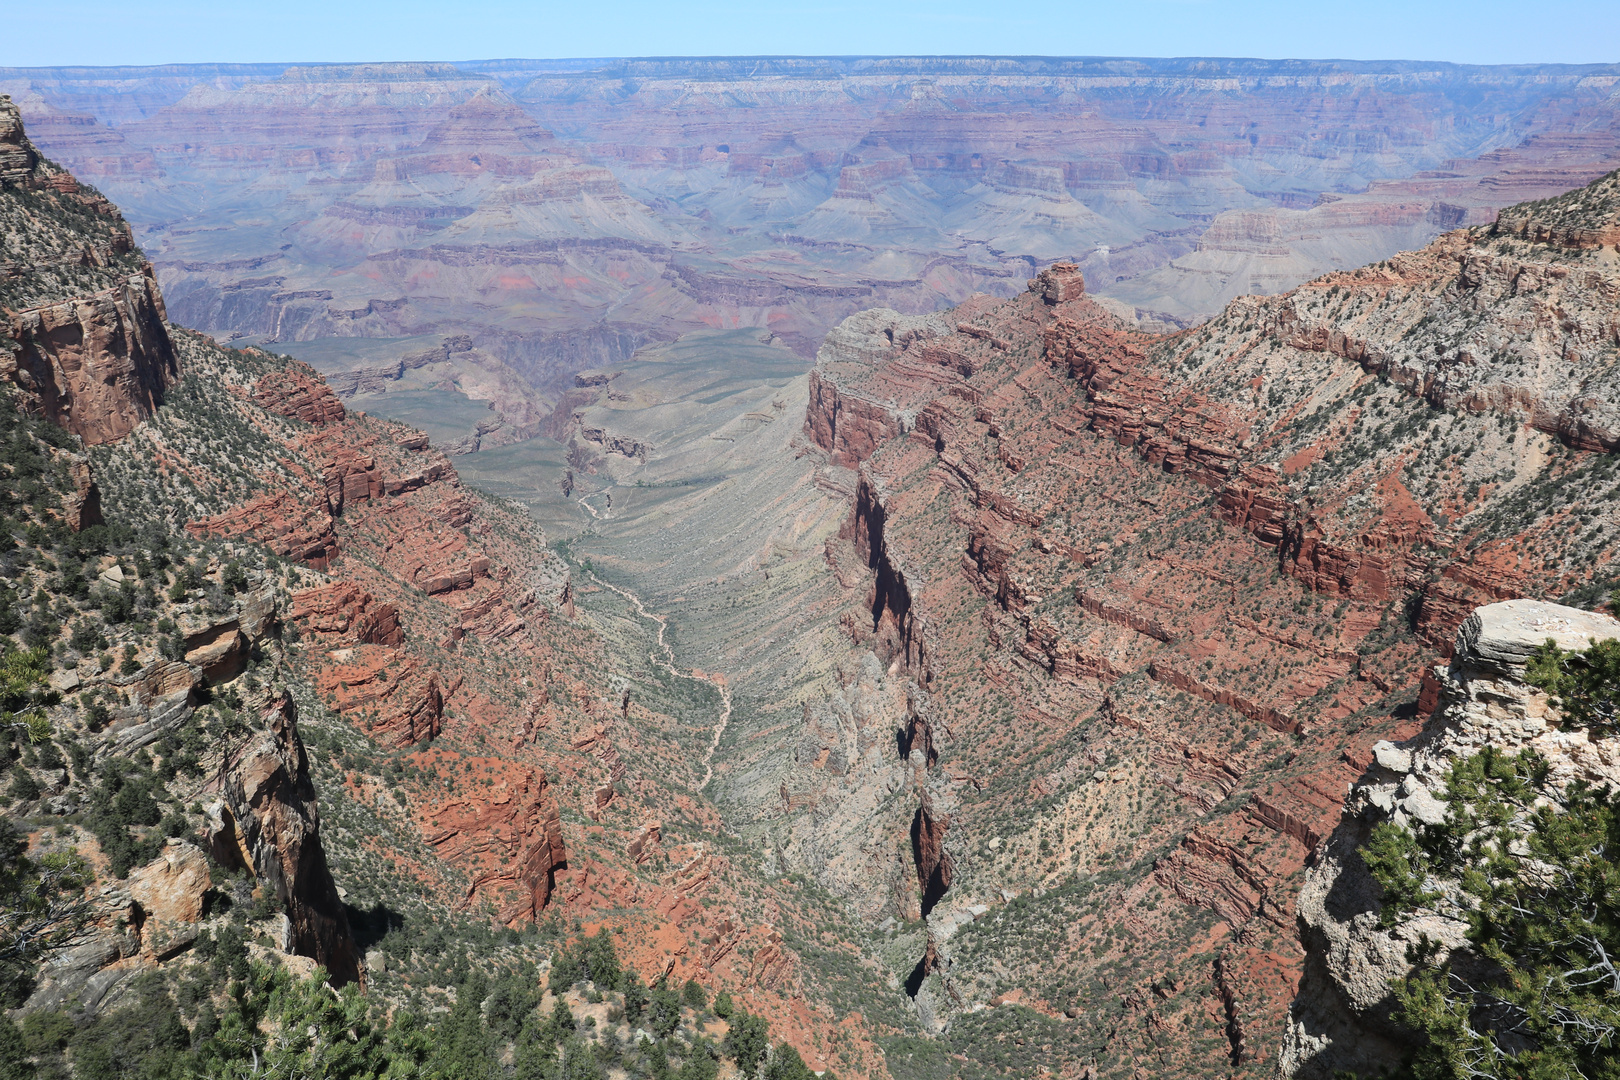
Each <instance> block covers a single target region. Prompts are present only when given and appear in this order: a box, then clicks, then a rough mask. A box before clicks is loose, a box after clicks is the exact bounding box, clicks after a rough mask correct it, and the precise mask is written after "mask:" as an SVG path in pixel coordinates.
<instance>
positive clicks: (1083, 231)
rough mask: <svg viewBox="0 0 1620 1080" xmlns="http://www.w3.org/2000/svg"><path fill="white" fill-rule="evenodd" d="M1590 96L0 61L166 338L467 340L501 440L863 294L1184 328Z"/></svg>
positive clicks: (1360, 85)
mask: <svg viewBox="0 0 1620 1080" xmlns="http://www.w3.org/2000/svg"><path fill="white" fill-rule="evenodd" d="M1617 88H1620V69H1616V68H1614V67H1603V66H1590V67H1569V66H1565V67H1556V66H1550V67H1539V68H1538V67H1521V68H1506V67H1504V68H1489V67H1458V66H1453V65H1423V64H1415V63H1389V64H1358V63H1349V62H1336V63H1313V62H1302V61H1278V62H1268V61H1251V60H1126V59H1118V60H1078V59H1077V60H1058V59H1039V58H1033V59H1013V58H905V57H892V58H868V59H853V60H851V59H832V58H826V59H817V58H806V59H769V58H762V59H745V60H738V59H710V60H695V59H694V60H604V61H555V62H547V61H521V60H515V61H499V62H489V63H477V62H469V63H459V64H417V65H402V64H393V65H390V64H372V65H349V66H342V65H328V66H304V67H289V66H285V65H236V66H212V67H211V66H206V65H204V66H169V67H158V68H151V69H142V68H108V69H8V70H4V71H0V92H5V93H10V94H11V95H12V97H13V99H14V100H15V101H16V102H17V103H18V105H19V107H20V109H21V111H22V115H23V116H24V117H25V118H26V119H27V121H28V123H29V125H30V131H31V132H32V133H33V138H34V140H35V141H36V142H37V143H38V144H39V145H40V146H41V147H42V148H43V149H44V151H45V153H46V154H47V155H48V156H50V157H52V158H53V159H55V160H58V161H60V162H62V163H63V164H64V165H65V166H67V167H68V168H70V169H72V170H73V172H74V174H75V175H76V176H78V177H79V178H80V180H82V181H84V182H85V183H89V184H94V185H96V186H98V187H99V188H100V189H101V190H103V191H104V192H105V193H106V194H107V195H109V196H110V197H111V198H113V199H114V200H115V201H116V202H117V203H118V205H119V206H120V207H121V208H122V209H123V211H124V212H125V213H126V214H127V215H129V217H130V220H131V222H132V223H133V225H134V239H135V240H136V241H137V242H138V243H139V244H140V246H141V247H142V248H143V249H144V250H145V251H146V252H147V254H148V255H149V256H150V257H151V259H152V261H153V263H154V265H155V267H156V269H157V279H158V281H159V283H160V284H161V285H162V287H163V289H164V293H165V297H166V300H167V303H168V304H169V305H170V307H171V309H172V315H173V317H174V318H175V319H176V320H177V321H179V322H180V323H181V324H182V325H186V326H191V327H195V328H198V329H201V330H204V331H206V332H209V333H211V334H214V335H216V336H217V337H219V338H221V339H229V340H234V341H239V342H245V343H250V344H251V343H255V342H270V341H273V342H277V343H281V344H283V345H284V346H285V347H286V348H287V349H289V350H290V351H293V352H295V353H297V352H298V351H299V350H298V349H297V347H296V343H308V342H320V343H322V348H324V350H325V352H324V353H323V355H326V356H330V357H331V358H332V360H333V363H334V364H336V365H339V366H347V367H351V368H352V367H355V366H365V365H361V364H359V362H358V359H357V357H356V355H355V354H354V353H347V354H345V353H344V351H343V350H342V348H341V347H340V346H337V345H333V344H332V341H333V339H338V341H339V342H342V341H347V340H351V339H354V338H367V339H382V340H384V341H396V340H397V341H398V346H397V348H395V349H393V350H392V351H391V352H390V351H389V350H388V349H387V348H385V347H384V348H382V349H381V351H379V347H377V346H359V348H361V349H366V350H370V352H371V353H372V355H374V356H375V357H376V359H377V360H379V361H381V362H383V363H392V362H393V361H394V360H397V359H400V358H402V357H405V356H407V355H409V354H413V353H419V352H421V351H422V350H423V349H432V348H436V347H438V346H439V345H440V344H442V343H443V342H444V341H445V340H446V339H447V338H459V337H463V336H464V337H466V338H467V339H468V341H469V342H470V344H472V345H473V346H474V347H475V348H476V349H477V350H478V351H479V354H478V355H480V356H481V361H480V365H473V364H470V363H464V362H463V361H467V360H471V359H472V358H473V356H474V354H472V353H470V352H462V353H460V354H459V357H460V359H457V358H452V359H451V360H450V362H449V363H448V365H447V366H446V367H445V368H444V369H442V375H441V379H440V380H438V384H439V385H440V386H441V387H443V388H447V389H449V390H451V391H452V392H456V393H460V394H462V395H463V396H465V397H468V398H471V399H473V400H474V401H478V402H486V401H487V402H491V403H493V405H494V410H495V413H496V416H495V417H491V418H487V419H490V420H499V421H502V422H504V423H506V424H507V426H508V428H509V429H521V428H523V427H524V426H525V425H532V422H533V419H534V416H533V415H532V414H534V413H535V412H537V411H538V412H544V411H546V406H547V405H548V403H549V398H548V396H549V395H555V394H556V393H557V392H559V391H561V390H565V389H567V387H568V384H569V380H570V378H571V376H572V374H573V373H574V372H575V371H577V370H580V369H585V368H592V367H596V366H600V365H602V364H607V363H613V362H617V361H621V360H624V359H626V358H627V357H628V356H629V355H630V354H631V353H632V352H634V351H635V350H636V349H637V348H639V347H641V346H642V345H647V344H652V343H659V342H668V341H670V340H673V339H675V338H678V337H680V336H681V335H682V334H684V333H688V332H692V331H694V330H700V329H705V328H714V329H719V328H737V327H758V328H761V329H768V330H770V331H772V332H773V333H775V334H776V335H778V337H779V338H781V339H782V340H783V341H784V342H785V343H786V344H788V346H789V347H790V348H792V349H793V350H794V351H795V352H796V353H797V354H798V355H799V356H801V357H802V358H804V360H805V361H806V363H807V364H808V361H810V360H811V359H813V357H814V354H815V352H816V350H817V348H818V347H819V345H820V342H821V339H822V337H823V336H824V334H825V333H826V332H827V331H828V330H829V329H831V328H832V327H833V326H834V325H836V324H837V323H838V322H839V321H841V320H842V319H843V318H845V317H846V316H848V315H850V314H852V313H854V312H856V311H859V310H862V309H866V308H874V307H888V308H892V309H894V310H898V311H901V312H905V313H908V314H921V313H925V312H927V311H931V310H936V309H940V308H943V307H947V306H950V305H953V304H956V303H959V302H961V301H962V300H964V299H966V298H967V297H968V296H969V295H971V294H973V293H977V292H985V293H990V294H992V295H997V296H1003V297H1005V296H1010V295H1013V294H1015V293H1017V292H1018V291H1019V289H1020V288H1021V287H1022V282H1023V281H1024V280H1026V279H1027V278H1028V277H1029V276H1030V275H1031V274H1032V273H1034V272H1035V271H1036V270H1038V269H1039V268H1040V267H1042V266H1044V265H1045V264H1047V263H1049V262H1052V261H1055V260H1058V259H1068V260H1070V261H1074V262H1076V263H1077V265H1079V266H1080V267H1081V269H1082V271H1083V273H1085V275H1086V277H1087V280H1088V281H1089V282H1090V283H1091V290H1092V293H1093V295H1094V296H1098V297H1106V298H1108V299H1110V300H1112V301H1117V302H1118V303H1117V307H1116V308H1115V310H1116V311H1117V312H1118V313H1120V314H1122V315H1125V316H1127V317H1128V318H1132V319H1138V320H1141V321H1143V322H1144V324H1145V325H1147V326H1148V327H1149V328H1150V329H1152V328H1158V329H1164V328H1174V327H1185V326H1189V325H1192V324H1193V323H1196V322H1199V321H1201V320H1203V319H1206V318H1208V317H1210V316H1212V315H1214V314H1215V313H1216V312H1218V311H1219V310H1220V309H1221V308H1222V307H1223V306H1224V305H1225V304H1226V303H1227V302H1228V301H1230V300H1231V299H1233V298H1234V297H1236V296H1238V295H1244V294H1252V293H1274V292H1278V291H1281V290H1284V289H1286V288H1290V287H1292V286H1294V285H1297V284H1299V283H1300V282H1303V281H1305V280H1307V279H1309V278H1312V277H1314V276H1316V275H1318V274H1320V273H1323V272H1325V271H1328V270H1331V269H1335V268H1340V267H1344V266H1352V265H1358V264H1361V263H1365V262H1373V261H1376V260H1378V259H1381V258H1386V257H1388V256H1389V255H1392V254H1394V253H1395V252H1396V251H1399V250H1407V249H1411V248H1416V247H1420V246H1422V245H1423V244H1425V243H1427V242H1428V241H1429V240H1431V239H1433V238H1434V237H1435V236H1437V235H1439V234H1440V233H1441V232H1443V231H1446V230H1447V229H1451V228H1456V227H1458V226H1462V225H1469V224H1476V223H1480V222H1486V221H1489V220H1490V219H1491V217H1492V215H1493V214H1494V212H1495V211H1496V210H1497V209H1499V208H1500V207H1502V206H1505V205H1509V204H1513V203H1518V202H1523V201H1526V200H1529V199H1535V198H1542V197H1545V196H1549V195H1553V194H1557V193H1559V192H1561V191H1564V190H1566V189H1568V188H1570V187H1574V186H1577V185H1579V184H1582V183H1585V182H1587V181H1588V180H1590V179H1592V178H1594V177H1595V176H1597V175H1600V174H1602V173H1604V172H1607V171H1609V170H1610V169H1612V168H1614V167H1615V164H1616V163H1617V161H1620V157H1617V154H1620V128H1617V126H1616V125H1617V122H1620V111H1617V107H1620V97H1617V94H1620V89H1617ZM323 370H325V369H324V368H323ZM492 384H499V386H500V387H501V389H498V390H497V389H495V388H494V387H493V386H492ZM476 425H477V419H476V418H474V419H473V420H472V422H470V423H468V424H467V429H468V434H475V432H474V431H473V429H474V428H475V427H476Z"/></svg>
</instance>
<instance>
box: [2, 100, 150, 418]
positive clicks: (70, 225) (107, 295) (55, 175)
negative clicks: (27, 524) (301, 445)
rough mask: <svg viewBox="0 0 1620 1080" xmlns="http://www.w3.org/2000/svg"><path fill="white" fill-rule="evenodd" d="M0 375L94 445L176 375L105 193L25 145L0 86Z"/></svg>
mask: <svg viewBox="0 0 1620 1080" xmlns="http://www.w3.org/2000/svg"><path fill="white" fill-rule="evenodd" d="M0 187H4V188H9V189H10V190H11V191H12V193H13V195H14V197H12V198H9V199H6V200H4V203H3V207H0V214H3V220H0V318H3V319H4V326H5V336H4V337H0V379H5V380H8V381H10V382H11V383H12V384H14V385H15V386H16V387H17V388H18V389H20V390H21V391H22V392H23V394H24V395H26V397H27V398H28V400H29V401H30V402H31V404H32V408H33V409H35V410H36V411H37V412H39V413H40V414H41V415H44V416H46V417H48V418H50V419H51V420H52V421H53V422H55V423H56V424H58V425H60V426H61V427H64V428H66V429H67V430H69V431H71V432H73V433H74V434H75V435H78V436H79V437H80V438H82V439H83V440H84V441H85V443H87V444H90V445H96V444H101V443H109V442H115V441H117V440H118V439H121V438H123V437H124V436H125V435H128V434H129V433H130V431H132V430H133V429H134V427H135V425H137V424H139V423H140V422H141V421H142V420H143V419H145V418H146V417H148V416H150V415H151V414H152V411H153V409H155V408H156V407H157V406H158V405H159V404H161V403H162V401H163V393H164V391H165V390H166V389H167V388H168V387H169V386H170V385H171V384H172V383H173V382H174V381H175V379H176V378H177V377H178V374H179V369H178V362H177V359H176V356H175V352H174V345H173V343H172V342H171V341H170V340H169V331H168V327H167V325H166V324H165V319H166V317H167V316H166V314H165V312H164V308H163V297H162V295H161V294H160V293H159V291H158V287H157V281H156V275H155V273H154V271H153V270H152V267H151V264H149V263H147V262H146V261H145V260H144V259H142V258H141V257H140V254H139V253H138V252H137V251H136V250H135V245H134V241H133V240H132V238H131V236H130V232H129V226H128V225H126V224H124V221H123V218H121V217H120V216H119V214H118V211H117V210H116V209H115V208H114V207H113V205H112V204H111V203H109V202H108V201H107V200H106V199H104V198H102V197H101V196H100V195H99V194H97V193H96V192H94V191H91V190H89V189H86V188H84V187H82V186H81V185H80V184H79V183H78V182H77V181H76V180H74V178H73V177H72V176H69V175H68V174H67V173H64V172H62V171H60V170H59V169H57V168H56V167H55V166H53V165H52V164H51V163H50V162H48V161H46V160H45V159H44V158H42V157H40V155H39V154H38V153H37V152H36V151H35V150H34V148H33V145H32V144H31V143H30V142H29V141H28V137H27V135H26V134H24V132H23V129H22V123H21V118H20V114H19V112H18V110H17V107H16V105H14V104H13V103H12V101H11V99H10V98H8V97H6V96H5V95H0Z"/></svg>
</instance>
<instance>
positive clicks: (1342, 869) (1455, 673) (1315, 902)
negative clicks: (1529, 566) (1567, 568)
mask: <svg viewBox="0 0 1620 1080" xmlns="http://www.w3.org/2000/svg"><path fill="white" fill-rule="evenodd" d="M1616 637H1620V622H1617V621H1616V620H1615V619H1613V618H1610V617H1608V616H1605V615H1599V614H1594V613H1592V612H1589V611H1582V610H1579V609H1577V608H1568V607H1563V606H1561V605H1558V604H1550V603H1544V602H1541V601H1535V600H1507V601H1503V602H1500V603H1496V604H1490V605H1487V606H1485V607H1482V608H1480V609H1479V610H1477V611H1475V612H1474V613H1473V614H1472V615H1470V616H1469V617H1468V618H1467V619H1466V620H1465V621H1464V622H1463V624H1462V626H1461V627H1460V628H1459V629H1458V631H1457V641H1456V645H1455V647H1454V649H1453V651H1452V655H1451V663H1450V665H1449V666H1448V667H1447V668H1446V669H1445V671H1444V672H1443V673H1442V675H1441V677H1440V685H1441V693H1440V701H1439V707H1438V708H1437V709H1436V710H1435V712H1434V715H1433V716H1432V717H1430V718H1429V720H1428V721H1427V722H1426V723H1425V724H1424V726H1423V729H1422V731H1420V732H1418V733H1417V734H1416V735H1415V736H1413V737H1412V738H1410V739H1406V740H1402V741H1400V742H1387V741H1386V742H1380V743H1377V744H1376V745H1375V746H1374V747H1373V748H1372V754H1373V762H1372V765H1371V767H1370V768H1369V769H1368V770H1367V772H1366V773H1365V774H1364V775H1363V776H1362V777H1361V778H1360V779H1359V780H1358V782H1357V783H1356V785H1355V787H1353V788H1352V789H1351V792H1350V795H1349V797H1348V799H1346V801H1345V817H1344V821H1343V822H1342V823H1341V824H1340V825H1339V826H1338V827H1337V828H1336V829H1334V831H1333V833H1332V835H1331V836H1330V837H1329V838H1328V840H1327V842H1326V844H1325V845H1324V846H1323V847H1322V848H1321V849H1319V851H1318V852H1317V854H1316V857H1315V861H1314V863H1313V865H1312V866H1311V868H1310V870H1309V871H1308V872H1307V874H1306V877H1305V883H1304V885H1303V886H1302V888H1301V889H1300V895H1299V906H1298V913H1299V923H1300V934H1301V936H1302V938H1303V939H1304V942H1305V948H1306V956H1305V974H1304V979H1303V981H1302V982H1301V984H1300V988H1299V996H1298V997H1297V998H1296V999H1295V1001H1294V1004H1293V1008H1292V1011H1291V1015H1290V1020H1289V1025H1288V1029H1287V1033H1286V1036H1285V1038H1284V1040H1283V1051H1282V1056H1281V1058H1280V1059H1279V1066H1280V1068H1281V1069H1282V1071H1283V1073H1284V1074H1285V1075H1288V1076H1301V1077H1310V1078H1316V1077H1331V1076H1335V1075H1338V1074H1339V1073H1341V1072H1344V1071H1353V1072H1358V1073H1362V1074H1367V1075H1370V1074H1373V1073H1375V1072H1376V1071H1379V1070H1384V1069H1391V1068H1394V1067H1396V1066H1397V1065H1398V1064H1399V1063H1400V1061H1401V1059H1402V1057H1403V1056H1404V1055H1405V1054H1406V1053H1409V1052H1410V1050H1411V1048H1412V1038H1413V1037H1412V1035H1411V1033H1410V1032H1407V1031H1405V1030H1404V1029H1402V1028H1401V1027H1400V1026H1399V1025H1398V1024H1396V1023H1394V1021H1392V1020H1391V1019H1390V1009H1391V1005H1392V997H1391V984H1392V982H1393V981H1395V980H1398V979H1401V978H1404V977H1405V976H1406V975H1407V974H1409V973H1410V972H1411V971H1412V970H1413V963H1412V961H1411V960H1410V959H1409V950H1410V949H1411V948H1413V947H1415V946H1416V945H1417V944H1418V943H1419V939H1420V938H1422V937H1427V939H1428V940H1429V941H1431V942H1435V943H1438V944H1439V945H1440V946H1441V950H1440V952H1439V954H1438V955H1437V956H1436V957H1435V959H1436V962H1444V961H1446V960H1448V959H1449V960H1450V961H1451V962H1452V964H1453V965H1454V966H1455V967H1456V968H1457V969H1458V970H1460V971H1465V972H1466V971H1467V970H1468V968H1469V966H1470V965H1475V966H1477V965H1480V964H1482V963H1483V960H1481V959H1480V958H1478V957H1474V956H1472V950H1471V946H1469V945H1468V943H1467V941H1466V939H1465V938H1464V936H1463V934H1464V931H1465V930H1466V929H1467V926H1466V924H1464V923H1462V922H1460V921H1459V920H1457V919H1456V918H1455V917H1454V916H1453V915H1451V914H1447V913H1445V912H1443V911H1442V910H1438V909H1434V908H1428V909H1423V910H1420V911H1419V912H1418V913H1417V914H1415V915H1412V916H1411V917H1408V918H1405V919H1403V920H1402V921H1401V922H1399V923H1397V924H1396V925H1395V926H1393V927H1391V928H1388V929H1384V928H1381V927H1380V926H1379V914H1380V912H1381V910H1382V907H1383V904H1382V899H1383V890H1382V889H1381V888H1380V887H1379V885H1378V883H1377V882H1375V881H1374V880H1373V879H1372V877H1371V875H1370V874H1369V873H1368V872H1367V868H1366V866H1365V864H1363V863H1362V861H1361V858H1360V856H1359V855H1358V854H1357V849H1358V848H1359V847H1361V845H1362V844H1364V843H1365V842H1366V839H1367V837H1368V835H1369V833H1370V832H1371V830H1372V828H1373V827H1374V826H1375V825H1377V824H1378V823H1379V822H1382V821H1393V822H1396V823H1398V824H1408V823H1416V822H1423V823H1427V824H1438V823H1439V822H1441V821H1443V820H1444V819H1445V816H1446V813H1447V806H1446V802H1445V797H1446V779H1447V772H1448V770H1449V768H1450V766H1451V764H1452V763H1453V762H1454V761H1456V760H1457V759H1458V758H1460V757H1465V756H1467V755H1470V754H1475V753H1478V752H1479V750H1480V749H1481V748H1482V747H1485V746H1493V747H1496V748H1498V749H1501V750H1505V751H1509V752H1514V751H1517V750H1520V749H1523V748H1530V749H1534V750H1536V751H1537V752H1538V753H1540V754H1541V755H1542V756H1543V757H1545V758H1546V759H1547V761H1548V763H1549V765H1550V766H1551V780H1552V782H1553V783H1554V784H1557V785H1560V786H1562V785H1565V784H1568V783H1570V782H1572V781H1576V780H1584V781H1586V782H1587V783H1590V784H1593V785H1598V786H1601V785H1604V784H1608V785H1611V786H1616V787H1620V767H1617V766H1616V764H1615V762H1614V747H1613V746H1612V745H1611V743H1612V741H1613V740H1611V739H1604V738H1598V737H1594V736H1593V735H1592V734H1591V733H1589V732H1586V731H1566V730H1563V729H1562V727H1561V726H1560V725H1558V724H1557V723H1556V721H1557V720H1558V719H1559V718H1558V716H1557V714H1556V710H1554V709H1552V708H1551V707H1550V706H1549V704H1548V700H1547V696H1546V694H1544V693H1543V692H1541V691H1540V690H1537V689H1535V688H1534V687H1531V686H1529V685H1528V684H1527V683H1526V682H1525V672H1524V665H1525V662H1526V661H1527V660H1528V659H1529V658H1530V654H1531V653H1532V652H1533V651H1534V650H1535V649H1536V648H1537V647H1538V646H1540V645H1541V644H1543V643H1544V642H1546V641H1549V640H1551V641H1554V642H1556V643H1557V644H1558V646H1559V647H1560V648H1563V649H1569V650H1580V649H1584V648H1586V647H1587V645H1589V644H1591V643H1592V642H1594V641H1604V640H1608V639H1611V638H1616Z"/></svg>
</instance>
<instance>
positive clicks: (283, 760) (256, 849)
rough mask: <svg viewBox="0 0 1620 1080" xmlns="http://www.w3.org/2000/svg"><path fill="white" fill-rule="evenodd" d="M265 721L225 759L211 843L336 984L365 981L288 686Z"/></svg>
mask: <svg viewBox="0 0 1620 1080" xmlns="http://www.w3.org/2000/svg"><path fill="white" fill-rule="evenodd" d="M263 720H264V725H265V730H264V731H263V732H262V733H260V734H258V735H256V736H254V737H253V738H252V740H251V741H250V742H249V743H248V744H247V745H246V746H244V747H241V748H239V749H237V750H235V751H234V752H233V753H231V754H230V755H229V756H228V757H227V759H226V761H225V762H224V764H223V765H222V766H221V772H220V778H219V785H220V793H221V804H220V807H219V812H218V816H219V826H218V829H217V831H216V832H215V833H214V835H213V837H212V838H211V842H212V844H213V846H214V850H215V852H216V854H217V855H219V856H220V857H221V858H222V859H231V860H233V861H235V862H237V863H238V864H239V865H242V866H245V867H246V868H247V869H248V870H249V871H250V872H252V873H253V874H254V875H255V876H257V877H258V878H259V879H260V880H261V881H263V882H264V884H265V886H266V887H267V888H269V889H270V890H271V891H272V892H274V893H275V896H276V899H277V900H279V901H280V902H281V904H282V906H283V907H284V908H285V910H286V913H287V918H288V920H289V922H290V926H291V929H290V932H289V940H290V945H291V951H292V952H294V953H296V954H298V955H299V956H308V957H311V958H312V959H314V960H315V961H316V962H317V963H318V964H320V965H321V966H322V967H324V968H326V970H327V973H328V974H329V975H330V976H331V978H332V981H333V982H334V984H336V985H340V986H341V985H343V984H345V983H350V982H355V981H357V980H362V979H363V978H364V973H363V970H362V968H361V965H360V957H359V953H358V950H357V949H356V948H355V944H354V938H353V937H352V936H351V934H350V933H349V920H348V916H347V914H346V913H345V911H344V908H343V902H342V901H341V900H340V899H338V893H337V886H336V885H334V884H333V883H332V875H331V872H330V871H329V870H328V869H327V865H326V851H325V849H324V848H323V847H322V846H321V838H320V828H321V826H320V813H319V810H318V808H317V806H316V800H315V788H314V786H313V785H312V784H311V783H310V776H309V760H308V758H307V757H306V755H305V753H304V744H303V742H302V740H300V739H299V737H298V719H297V710H296V708H295V707H294V705H293V702H292V698H291V697H290V696H289V695H287V694H286V693H283V694H282V695H281V696H279V697H277V698H275V699H273V700H271V701H270V703H269V704H268V705H267V706H266V707H265V709H264V714H263Z"/></svg>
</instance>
